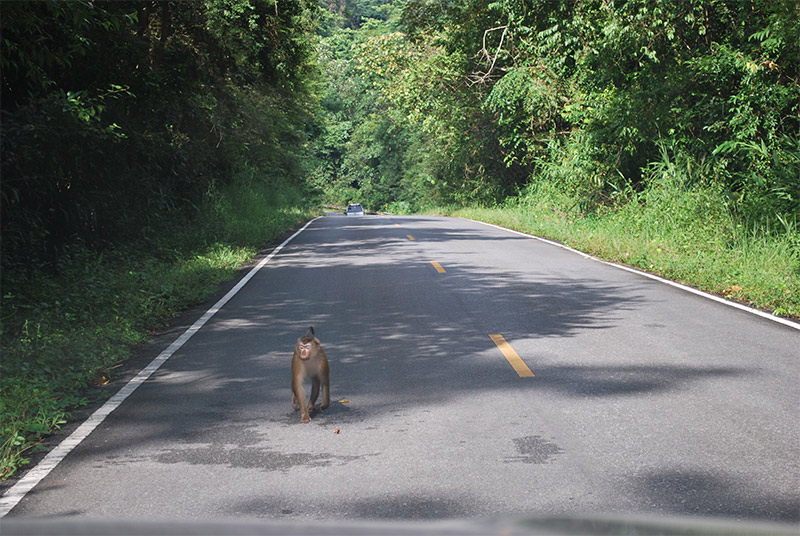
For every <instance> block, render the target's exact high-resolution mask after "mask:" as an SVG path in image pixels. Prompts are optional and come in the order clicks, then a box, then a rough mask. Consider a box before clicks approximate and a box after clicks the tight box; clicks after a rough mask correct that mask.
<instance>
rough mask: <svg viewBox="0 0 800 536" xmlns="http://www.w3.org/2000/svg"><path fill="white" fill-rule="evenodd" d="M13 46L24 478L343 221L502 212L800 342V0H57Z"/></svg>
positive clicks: (7, 360) (10, 266) (11, 443)
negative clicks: (271, 246)
mask: <svg viewBox="0 0 800 536" xmlns="http://www.w3.org/2000/svg"><path fill="white" fill-rule="evenodd" d="M0 33H1V35H0V53H1V54H2V56H1V57H0V60H1V63H0V67H2V86H1V87H0V89H1V90H2V95H1V96H2V99H1V100H0V104H1V105H2V110H1V113H2V115H1V116H0V119H1V122H0V127H1V128H0V143H1V144H2V145H1V148H2V161H1V162H0V173H1V175H0V178H1V180H0V232H1V236H2V248H1V249H0V264H1V265H2V272H1V274H2V300H3V309H2V328H1V330H2V331H1V335H2V349H3V360H2V368H3V370H2V372H3V374H2V377H3V379H1V380H0V387H1V388H2V393H0V404H2V405H1V406H0V411H2V414H3V416H2V423H0V426H2V439H1V440H0V441H2V442H3V444H2V452H0V455H1V456H2V460H3V461H2V462H1V463H2V466H0V474H2V475H8V474H11V473H13V472H14V471H16V470H17V469H18V467H19V464H20V463H23V460H22V459H21V458H20V457H19V456H18V453H19V452H22V451H24V450H25V449H29V448H30V447H31V446H32V445H33V444H35V443H36V441H38V439H39V438H40V437H41V435H42V434H44V433H46V432H47V431H49V430H51V429H52V428H53V427H55V426H57V425H58V423H60V422H62V421H63V415H64V411H66V409H68V408H70V407H74V406H77V405H80V404H81V403H84V402H85V398H84V397H83V396H82V395H81V394H80V393H82V392H83V390H84V389H85V388H86V387H89V386H91V385H98V384H101V383H103V382H105V381H107V379H108V377H109V376H110V375H111V371H112V370H113V367H115V366H117V364H118V363H119V362H121V361H122V360H124V359H125V356H126V355H128V348H129V347H130V346H131V345H132V344H134V343H136V342H138V341H141V340H143V339H144V338H145V337H146V336H147V333H148V330H153V329H157V328H158V327H159V326H161V325H163V322H164V321H165V319H167V318H169V317H170V316H171V315H174V314H175V313H176V312H177V311H179V310H181V308H182V307H185V306H186V305H187V304H190V303H193V302H196V301H198V300H202V299H203V297H204V296H206V295H207V294H205V293H207V292H208V289H209V288H213V285H214V284H215V283H216V282H218V281H219V280H221V279H224V278H225V277H230V276H231V275H230V274H231V270H234V269H235V266H237V265H238V264H240V263H241V262H243V261H244V260H247V259H248V258H251V257H252V255H254V254H255V252H256V251H257V250H258V248H259V247H263V246H264V245H265V244H266V243H268V241H269V240H271V239H273V238H275V237H276V236H277V235H279V234H280V233H281V232H283V231H285V230H286V229H288V228H290V227H291V226H293V225H295V224H297V222H298V221H300V220H302V219H304V218H306V217H308V216H309V215H311V214H312V213H315V212H316V211H319V210H320V208H321V206H322V204H323V203H329V204H334V205H342V204H345V203H347V202H350V201H358V202H361V203H363V204H364V205H365V206H366V207H367V208H368V209H371V210H373V211H378V210H383V211H392V212H403V213H409V212H415V211H437V212H442V213H455V214H462V215H471V216H472V215H474V214H478V213H477V212H474V211H480V210H483V211H493V212H491V214H492V215H489V213H488V212H483V213H480V214H481V216H480V217H484V218H486V219H492V218H495V219H497V220H498V221H501V222H502V223H504V224H508V225H510V226H515V225H516V226H521V228H524V229H526V230H531V231H532V232H541V233H551V234H552V235H553V236H554V237H556V238H558V239H561V240H564V241H572V240H574V241H575V242H574V243H575V244H576V245H578V246H579V247H584V248H586V249H589V250H591V251H593V252H596V253H598V254H603V255H605V256H606V257H608V258H612V259H613V260H617V261H623V262H627V263H629V264H633V265H637V266H641V267H643V268H646V269H653V270H655V271H660V272H661V273H664V274H666V275H668V276H670V277H675V278H679V279H684V280H686V281H689V282H691V283H692V284H697V285H700V286H705V287H706V288H708V289H709V290H712V291H715V292H719V293H722V294H724V295H726V296H729V297H732V298H735V299H739V300H740V301H745V302H748V303H753V304H755V305H758V306H760V307H765V308H768V309H770V310H771V311H774V312H776V313H778V314H789V315H793V316H798V315H800V282H799V280H800V232H798V227H797V220H798V215H800V135H799V134H798V133H800V4H798V3H797V1H796V0H685V1H681V2H674V1H672V0H585V1H570V0H498V1H479V0H396V1H391V0H206V1H193V2H178V1H166V0H126V1H113V2H112V1H99V0H97V1H91V0H74V1H70V2H66V1H55V0H47V1H40V2H2V3H0ZM464 210H467V211H469V210H471V211H473V212H458V211H464ZM499 215H502V217H500V216H499ZM609 222H611V223H613V225H616V227H613V226H609V225H611V224H610V223H609ZM546 223H548V224H549V225H551V227H546V226H544V227H543V225H544V224H546ZM576 230H577V231H576ZM578 231H580V232H581V233H582V235H581V236H583V237H584V238H580V237H578V234H576V233H577V232H578ZM608 233H610V234H608ZM587 236H588V237H589V238H588V239H586V238H585V237H587ZM609 237H611V238H609ZM592 240H594V242H593V241H592ZM609 244H611V245H612V246H613V247H614V248H616V249H614V250H607V249H605V248H607V247H609ZM675 259H682V260H680V261H679V262H678V261H675ZM687 259H688V260H687ZM678 264H680V266H678ZM762 268H763V269H762ZM770 270H772V271H773V272H774V275H764V274H767V272H769V271H770ZM704 273H707V274H708V277H707V280H706V279H702V277H701V278H700V279H697V280H695V279H692V277H695V276H698V274H700V275H702V274H704ZM770 273H771V272H770ZM753 274H755V275H753ZM759 286H760V287H764V288H765V289H766V290H763V291H760V290H758V288H757V287H759ZM32 415H33V416H38V417H36V418H35V419H33V420H31V418H32V417H31V416H32ZM11 453H16V454H11Z"/></svg>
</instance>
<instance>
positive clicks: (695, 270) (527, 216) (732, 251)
mask: <svg viewBox="0 0 800 536" xmlns="http://www.w3.org/2000/svg"><path fill="white" fill-rule="evenodd" d="M432 212H435V213H438V214H447V215H452V216H459V217H464V218H469V219H474V220H479V221H484V222H487V223H494V224H498V225H501V226H504V227H508V228H510V229H515V230H519V231H522V232H525V233H529V234H533V235H537V236H541V237H545V238H549V239H552V240H556V241H559V242H562V243H564V244H566V245H568V246H570V247H572V248H575V249H578V250H581V251H584V252H586V253H589V254H591V255H594V256H596V257H598V258H601V259H604V260H607V261H612V262H617V263H622V264H626V265H630V266H633V267H636V268H639V269H642V270H644V271H647V272H651V273H655V274H658V275H661V276H663V277H666V278H668V279H671V280H675V281H678V282H680V283H684V284H686V285H690V286H693V287H696V288H699V289H702V290H704V291H707V292H710V293H713V294H717V295H720V296H724V297H725V298H728V299H731V300H733V301H737V302H740V303H744V304H747V305H750V306H752V307H755V308H758V309H763V310H767V311H770V312H772V313H773V314H776V315H780V316H786V317H794V318H795V319H797V318H800V229H798V227H797V224H796V222H794V221H791V222H789V221H787V220H785V219H783V220H780V219H779V220H778V225H773V226H772V227H771V228H770V227H769V226H767V225H758V224H753V223H750V224H748V223H746V222H744V221H743V220H742V219H741V218H737V217H736V216H735V215H734V212H733V211H731V210H730V209H729V208H728V204H727V202H726V199H725V196H724V195H723V192H721V191H719V190H717V189H716V188H715V187H714V186H713V185H699V184H694V185H687V184H685V183H682V182H680V181H677V180H675V179H674V177H670V176H668V175H654V177H653V178H652V180H651V182H650V183H649V184H648V186H647V188H646V189H645V190H644V191H643V192H639V193H634V192H627V193H625V194H623V195H622V196H620V197H618V198H617V199H616V200H615V202H614V203H613V204H612V206H610V207H600V208H599V209H598V210H595V211H593V212H591V213H583V212H582V211H581V210H580V209H579V208H578V204H577V203H575V202H573V200H572V199H571V198H570V197H569V196H567V195H565V194H563V193H561V192H560V191H559V189H558V188H557V187H553V186H552V185H550V184H548V183H541V184H539V185H535V186H531V187H529V188H528V190H526V191H524V192H522V193H521V194H520V195H519V196H518V197H515V198H510V199H509V200H507V201H506V202H505V203H503V204H501V205H499V206H497V207H493V208H457V207H444V208H438V209H435V210H433V211H432Z"/></svg>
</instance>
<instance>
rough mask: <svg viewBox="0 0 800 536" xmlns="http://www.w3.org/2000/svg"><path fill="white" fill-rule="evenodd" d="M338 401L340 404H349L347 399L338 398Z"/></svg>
mask: <svg viewBox="0 0 800 536" xmlns="http://www.w3.org/2000/svg"><path fill="white" fill-rule="evenodd" d="M339 403H340V404H349V403H350V401H349V400H340V401H339Z"/></svg>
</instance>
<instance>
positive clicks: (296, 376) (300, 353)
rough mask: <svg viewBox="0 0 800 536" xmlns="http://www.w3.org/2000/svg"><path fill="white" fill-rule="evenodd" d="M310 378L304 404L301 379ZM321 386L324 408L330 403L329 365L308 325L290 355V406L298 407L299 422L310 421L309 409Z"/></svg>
mask: <svg viewBox="0 0 800 536" xmlns="http://www.w3.org/2000/svg"><path fill="white" fill-rule="evenodd" d="M305 378H309V379H310V380H311V398H310V399H309V401H308V404H306V393H305V391H304V390H303V380H304V379H305ZM320 386H322V405H321V406H320V409H325V408H327V407H328V406H330V404H331V393H330V366H329V365H328V356H326V355H325V350H323V349H322V346H321V345H320V343H319V339H318V338H316V337H315V336H314V327H313V326H312V327H309V328H308V331H306V334H305V335H304V336H302V337H300V338H299V339H297V343H296V344H295V345H294V354H293V355H292V407H294V409H298V408H300V422H311V417H309V415H308V413H309V411H314V403H316V401H317V395H319V389H320Z"/></svg>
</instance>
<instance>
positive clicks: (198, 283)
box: [0, 170, 315, 479]
mask: <svg viewBox="0 0 800 536" xmlns="http://www.w3.org/2000/svg"><path fill="white" fill-rule="evenodd" d="M199 212H200V214H199V217H196V218H194V219H193V220H192V223H191V224H181V225H179V224H176V225H175V226H173V227H171V228H163V229H160V230H148V231H147V237H146V238H143V239H142V240H141V241H140V242H138V243H135V244H130V245H125V246H122V245H118V246H115V247H113V248H110V249H107V250H105V251H103V252H102V253H98V252H96V251H92V250H90V249H88V248H86V247H84V246H82V245H80V244H73V245H72V246H71V248H70V251H69V254H68V255H65V256H64V258H63V260H62V261H61V262H60V264H59V266H58V270H57V272H56V273H52V272H46V271H42V270H38V269H36V268H33V267H32V268H31V269H30V270H29V271H28V272H26V273H13V274H9V273H4V274H3V289H2V332H0V336H1V337H2V338H1V343H2V347H1V349H2V361H0V478H3V479H5V478H7V477H8V476H10V475H12V474H14V473H15V472H16V471H17V470H18V469H19V468H20V467H21V466H23V465H24V464H26V463H27V462H28V458H27V453H28V452H30V451H31V450H32V449H34V448H36V446H37V444H39V443H40V442H41V440H42V438H44V437H45V436H46V435H47V434H49V433H51V432H52V431H53V430H54V429H56V428H58V427H59V426H60V425H62V424H64V423H65V422H66V420H67V419H68V418H69V412H70V410H72V409H74V408H76V407H79V406H81V405H84V404H86V403H87V402H88V400H87V397H86V392H87V389H89V388H91V387H92V386H93V385H101V384H104V383H107V382H108V381H109V380H110V379H111V378H112V377H113V374H114V370H115V368H116V367H117V366H119V365H120V364H121V363H123V362H124V361H125V359H126V358H128V357H129V355H130V351H131V348H132V347H133V346H134V345H136V344H138V343H140V342H142V341H144V340H146V339H147V338H148V337H149V335H150V334H152V332H153V331H154V330H158V329H160V328H163V327H164V326H165V325H166V323H167V322H168V321H169V319H170V318H172V317H174V316H175V315H177V314H178V313H179V312H181V311H182V310H185V309H186V308H187V307H189V306H191V305H192V304H196V303H199V302H202V301H203V300H205V299H206V298H207V297H208V296H209V295H210V294H211V293H213V292H214V291H215V290H216V289H217V287H218V285H219V284H220V283H221V282H223V281H225V280H228V279H231V278H232V277H234V276H235V274H236V273H237V270H238V268H239V267H240V266H241V265H242V264H243V263H246V262H248V261H249V260H251V259H252V258H253V257H254V256H255V255H256V254H257V252H258V250H259V249H260V248H262V247H264V246H265V245H266V244H268V243H269V242H270V241H271V240H273V239H275V238H277V237H278V236H280V235H281V234H282V233H284V232H285V231H286V230H288V229H290V228H292V227H293V226H295V225H297V224H298V223H299V222H301V221H303V220H305V219H307V218H308V217H310V216H312V215H313V214H314V213H315V209H314V207H313V205H312V204H310V203H309V202H308V201H306V200H304V199H303V191H302V189H301V188H300V187H293V186H292V185H288V184H284V183H280V182H279V183H277V184H269V183H267V182H265V181H264V180H263V179H262V178H260V177H259V176H258V174H257V172H256V171H254V170H248V171H246V172H243V173H241V174H240V175H239V176H238V177H237V178H236V180H235V181H234V182H233V183H232V184H231V185H230V186H227V187H225V188H224V189H221V190H218V191H215V190H212V191H211V192H209V194H208V196H207V198H206V201H205V203H204V205H203V206H202V207H200V210H199Z"/></svg>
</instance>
